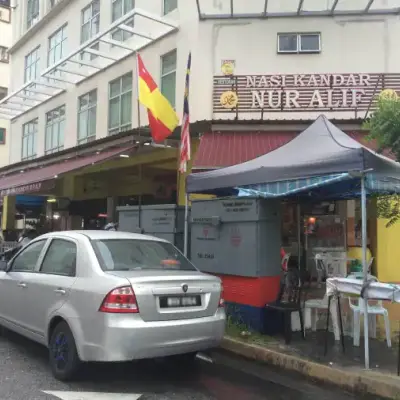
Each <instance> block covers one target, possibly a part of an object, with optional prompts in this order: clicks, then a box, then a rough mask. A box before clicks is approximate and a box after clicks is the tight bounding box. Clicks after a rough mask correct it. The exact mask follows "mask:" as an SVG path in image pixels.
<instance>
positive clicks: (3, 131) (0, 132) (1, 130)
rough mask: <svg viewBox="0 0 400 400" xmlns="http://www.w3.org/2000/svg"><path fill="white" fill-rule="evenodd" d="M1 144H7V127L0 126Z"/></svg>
mask: <svg viewBox="0 0 400 400" xmlns="http://www.w3.org/2000/svg"><path fill="white" fill-rule="evenodd" d="M0 144H6V128H0Z"/></svg>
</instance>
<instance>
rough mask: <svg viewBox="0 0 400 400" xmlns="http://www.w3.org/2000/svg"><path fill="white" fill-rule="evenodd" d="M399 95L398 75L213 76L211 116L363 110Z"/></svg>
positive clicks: (399, 82)
mask: <svg viewBox="0 0 400 400" xmlns="http://www.w3.org/2000/svg"><path fill="white" fill-rule="evenodd" d="M398 93H400V74H378V73H373V74H367V73H362V74H361V73H354V74H349V73H347V74H292V75H235V76H229V77H227V76H215V77H214V93H213V109H214V113H226V112H237V113H256V112H263V111H265V112H276V111H286V112H287V111H295V112H299V111H357V110H360V111H363V110H364V111H366V110H370V109H373V107H374V106H375V104H376V99H377V97H378V96H381V95H385V96H394V97H397V94H398Z"/></svg>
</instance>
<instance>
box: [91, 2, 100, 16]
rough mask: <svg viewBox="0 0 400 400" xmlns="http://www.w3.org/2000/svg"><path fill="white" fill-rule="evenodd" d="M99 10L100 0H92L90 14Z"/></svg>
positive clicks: (94, 13)
mask: <svg viewBox="0 0 400 400" xmlns="http://www.w3.org/2000/svg"><path fill="white" fill-rule="evenodd" d="M99 12H100V0H93V2H92V15H96V14H98V13H99Z"/></svg>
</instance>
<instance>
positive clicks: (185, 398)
mask: <svg viewBox="0 0 400 400" xmlns="http://www.w3.org/2000/svg"><path fill="white" fill-rule="evenodd" d="M0 352H1V358H0V399H1V400H59V399H64V400H94V399H95V400H138V399H139V400H215V399H218V400H219V399H221V400H225V399H226V400H232V399H240V400H261V399H266V400H281V399H282V400H283V399H284V400H287V399H294V400H315V399H319V400H350V399H355V397H353V396H351V395H348V394H346V393H342V392H340V391H336V390H332V389H331V388H329V389H326V388H322V387H321V386H320V385H319V386H316V385H312V384H310V383H307V382H305V381H304V380H303V379H301V378H298V377H293V376H289V375H287V374H284V373H283V372H282V371H279V370H275V369H271V368H269V367H266V366H263V365H258V364H256V363H253V362H247V361H245V360H243V359H241V358H236V357H232V356H230V355H227V354H224V353H220V352H217V353H213V360H214V362H213V363H209V362H208V361H204V360H200V359H199V360H197V361H196V363H195V364H194V365H193V367H191V368H179V366H177V365H175V364H173V363H171V362H165V361H157V362H155V361H144V362H138V363H131V364H118V365H96V366H91V367H89V368H85V370H84V371H83V372H82V374H81V376H80V379H79V381H78V382H74V383H71V384H65V383H61V382H58V381H57V380H55V379H54V378H53V377H52V376H51V374H50V371H49V368H48V366H47V352H46V349H44V348H42V347H41V346H39V345H36V344H34V343H32V342H30V341H28V340H26V339H24V338H21V337H20V336H17V335H16V334H14V333H12V332H9V331H2V334H1V335H0Z"/></svg>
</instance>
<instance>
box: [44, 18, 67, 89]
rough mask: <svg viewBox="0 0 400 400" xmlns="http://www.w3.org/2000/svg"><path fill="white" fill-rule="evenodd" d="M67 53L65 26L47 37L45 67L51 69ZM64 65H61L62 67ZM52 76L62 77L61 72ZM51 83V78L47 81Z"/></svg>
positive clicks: (56, 72)
mask: <svg viewBox="0 0 400 400" xmlns="http://www.w3.org/2000/svg"><path fill="white" fill-rule="evenodd" d="M66 52H67V25H64V26H63V27H62V28H60V29H59V30H58V31H56V32H55V33H53V34H52V35H51V36H50V37H49V51H48V54H47V66H48V67H51V66H52V65H54V64H55V63H56V62H57V61H60V60H61V59H62V58H63V57H64V56H65V53H66ZM64 65H65V64H62V65H61V67H63V66H64ZM51 75H53V76H55V77H56V76H62V72H61V71H53V72H52V73H51ZM48 81H49V82H51V81H52V80H51V78H50V79H48Z"/></svg>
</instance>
